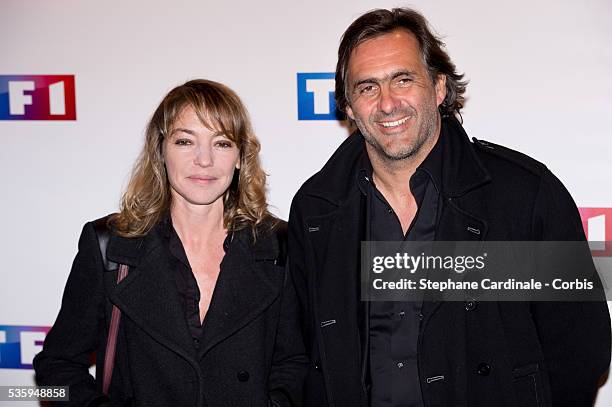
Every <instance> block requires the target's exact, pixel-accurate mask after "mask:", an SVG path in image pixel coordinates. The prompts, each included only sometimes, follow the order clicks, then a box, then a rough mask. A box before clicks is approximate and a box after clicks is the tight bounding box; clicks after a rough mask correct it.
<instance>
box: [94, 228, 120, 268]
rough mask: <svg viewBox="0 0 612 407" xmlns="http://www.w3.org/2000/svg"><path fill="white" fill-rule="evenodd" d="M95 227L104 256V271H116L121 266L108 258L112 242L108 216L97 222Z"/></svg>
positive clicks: (101, 252)
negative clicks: (107, 251) (107, 252)
mask: <svg viewBox="0 0 612 407" xmlns="http://www.w3.org/2000/svg"><path fill="white" fill-rule="evenodd" d="M93 227H94V230H95V232H96V236H97V237H98V245H99V246H100V254H101V255H102V263H104V269H106V271H115V270H117V268H118V267H119V265H118V264H117V263H115V262H112V261H110V260H108V259H107V258H106V249H107V248H108V241H109V240H110V234H111V233H110V230H109V228H108V216H105V217H103V218H100V219H98V220H95V221H94V222H93Z"/></svg>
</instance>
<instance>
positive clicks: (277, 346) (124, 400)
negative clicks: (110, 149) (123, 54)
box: [34, 80, 305, 407]
mask: <svg viewBox="0 0 612 407" xmlns="http://www.w3.org/2000/svg"><path fill="white" fill-rule="evenodd" d="M258 153H259V142H258V141H257V139H256V138H255V136H254V135H253V132H252V130H251V125H250V123H249V119H248V116H247V112H246V110H245V108H244V106H243V105H242V103H241V101H240V99H239V98H238V96H237V95H236V94H235V93H234V92H233V91H232V90H230V89H228V88H227V87H225V86H224V85H221V84H219V83H216V82H212V81H206V80H193V81H189V82H187V83H185V84H184V85H181V86H178V87H177V88H175V89H173V90H172V91H170V93H168V95H166V97H165V98H164V100H163V101H162V102H161V104H160V106H159V107H158V108H157V110H156V111H155V113H154V114H153V117H152V119H151V121H150V123H149V125H148V128H147V133H146V141H145V146H144V149H143V151H142V153H141V155H140V158H139V159H138V161H137V163H136V166H135V168H134V171H133V174H132V177H131V180H130V183H129V185H128V187H127V190H126V192H125V194H124V196H123V199H122V205H121V211H120V212H119V213H117V214H114V215H111V216H109V217H107V218H103V219H101V220H98V221H95V222H90V223H88V224H86V225H85V227H84V229H83V232H82V235H81V238H80V241H79V252H78V254H77V256H76V259H75V261H74V264H73V266H72V271H71V272H70V277H69V278H68V282H67V285H66V289H65V292H64V297H63V300H62V307H61V310H60V313H59V316H58V318H57V321H56V322H55V325H54V326H53V328H52V329H51V331H50V332H49V334H48V336H47V338H46V340H45V343H44V347H43V350H42V352H41V353H40V354H39V355H37V356H36V358H35V360H34V367H35V370H36V377H37V381H38V383H39V384H40V385H63V386H70V388H69V394H70V404H72V405H75V406H99V405H109V406H125V405H129V406H147V407H152V406H163V407H169V406H208V407H213V406H224V407H225V406H241V407H242V406H266V407H267V406H268V405H270V406H294V405H299V404H301V395H300V392H301V382H302V377H303V367H304V364H305V356H304V350H303V346H302V343H301V341H302V339H301V335H300V333H299V328H298V322H297V311H296V309H295V307H296V302H295V293H294V291H293V287H292V285H291V280H290V279H288V278H286V276H285V269H284V260H285V259H284V256H285V254H284V247H285V241H284V238H283V235H284V233H283V230H284V229H285V224H284V222H281V221H279V220H277V219H275V218H274V217H273V216H272V215H271V214H270V213H269V212H268V210H267V204H266V198H265V181H266V176H265V173H264V172H263V170H262V169H261V167H260V163H259V158H258ZM108 231H110V237H108V241H107V240H106V239H105V237H104V236H108V235H109V232H108ZM117 265H127V266H128V267H129V271H128V274H127V277H125V279H124V280H122V281H121V282H119V283H117V278H118V271H117V270H118V269H120V268H121V267H118V266H117ZM113 305H114V306H116V307H117V309H118V310H119V311H120V312H121V317H120V322H119V325H118V326H119V329H118V335H117V339H116V351H115V355H114V358H110V360H111V361H112V362H111V363H110V364H113V367H112V376H110V377H111V379H110V385H109V387H110V388H109V390H108V392H106V393H107V395H105V394H104V392H103V391H102V383H101V382H102V378H103V376H104V374H105V372H104V367H103V366H104V363H103V361H104V358H105V352H106V350H107V342H108V341H109V339H108V338H109V336H108V331H109V325H110V319H111V314H112V308H113ZM111 337H112V335H111ZM108 349H112V345H109V346H108ZM94 351H96V353H97V362H96V377H97V379H96V380H94V378H93V377H91V376H90V375H89V374H88V368H89V365H90V355H91V353H92V352H94ZM111 354H112V351H111V350H109V355H111ZM107 359H109V358H107ZM107 363H108V362H107ZM109 372H111V368H110V365H107V371H106V373H107V374H109Z"/></svg>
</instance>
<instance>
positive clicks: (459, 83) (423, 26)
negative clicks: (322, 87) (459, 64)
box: [335, 8, 467, 116]
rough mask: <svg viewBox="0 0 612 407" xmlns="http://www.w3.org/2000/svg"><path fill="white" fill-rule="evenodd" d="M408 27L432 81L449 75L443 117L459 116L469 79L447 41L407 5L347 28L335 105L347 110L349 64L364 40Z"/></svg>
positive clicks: (363, 18) (366, 16) (368, 15)
mask: <svg viewBox="0 0 612 407" xmlns="http://www.w3.org/2000/svg"><path fill="white" fill-rule="evenodd" d="M400 29H403V30H407V31H408V32H410V33H412V34H413V35H414V36H415V38H416V39H417V41H418V42H419V46H420V50H421V57H422V59H423V63H424V64H425V66H426V67H427V71H428V72H429V76H430V78H431V80H432V81H433V82H434V83H435V81H436V79H437V76H438V75H439V74H442V75H445V76H446V98H444V101H443V102H442V103H441V104H440V106H439V108H438V109H439V111H440V114H441V115H442V116H453V115H459V114H460V111H461V108H462V107H463V104H464V102H465V99H464V97H463V94H464V93H465V87H466V85H467V81H464V80H463V75H459V74H458V73H457V72H456V68H455V64H454V63H453V62H452V61H451V59H450V57H449V56H448V54H447V53H446V51H444V43H443V42H442V41H441V40H440V38H438V37H437V36H435V35H434V34H433V33H432V32H431V30H430V28H429V25H428V23H427V20H426V19H425V17H423V15H422V14H421V13H419V12H417V11H415V10H411V9H408V8H394V9H392V10H386V9H376V10H372V11H370V12H368V13H366V14H364V15H362V16H361V17H359V18H358V19H357V20H355V21H354V22H353V23H352V24H351V25H350V26H349V28H347V29H346V31H345V32H344V34H343V35H342V39H341V41H340V47H339V48H338V64H337V65H336V96H335V97H336V106H337V108H338V110H340V111H342V112H346V107H347V106H348V105H349V100H348V97H347V83H346V82H347V76H348V65H349V59H350V58H351V54H352V53H353V51H354V50H355V48H357V46H358V45H359V44H361V43H362V42H364V41H366V40H369V39H372V38H375V37H378V36H380V35H384V34H388V33H390V32H393V31H395V30H400Z"/></svg>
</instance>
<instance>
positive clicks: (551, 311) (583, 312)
mask: <svg viewBox="0 0 612 407" xmlns="http://www.w3.org/2000/svg"><path fill="white" fill-rule="evenodd" d="M533 228H534V230H533V235H534V236H536V237H538V240H543V241H584V240H586V239H585V236H584V231H583V229H582V223H581V221H580V215H579V213H578V209H577V208H576V205H575V203H574V201H573V200H572V198H571V196H570V194H569V193H568V192H567V190H566V189H565V187H564V186H563V185H562V184H561V182H560V181H559V180H558V179H557V178H556V177H555V176H554V175H553V174H552V173H551V172H550V171H548V170H547V169H546V170H545V171H544V174H543V176H542V179H541V183H540V190H539V192H538V198H537V200H536V205H535V208H534V218H533ZM593 271H594V267H593V270H585V275H586V274H591V273H592V272H593ZM532 315H533V318H534V321H535V323H536V327H537V330H538V335H539V337H540V343H541V346H542V351H543V353H544V358H545V363H546V370H547V371H548V374H549V378H550V383H551V396H552V405H553V406H555V407H560V406H568V407H569V406H573V407H574V406H592V405H593V400H594V397H595V395H596V393H597V389H598V381H599V379H600V377H601V376H602V375H603V374H604V373H605V372H606V370H607V369H608V367H609V364H610V348H611V343H610V342H611V339H610V315H609V312H608V307H607V303H606V301H605V296H604V295H603V292H602V293H601V301H595V302H534V303H533V304H532Z"/></svg>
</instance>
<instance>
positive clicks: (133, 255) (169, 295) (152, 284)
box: [107, 233, 195, 359]
mask: <svg viewBox="0 0 612 407" xmlns="http://www.w3.org/2000/svg"><path fill="white" fill-rule="evenodd" d="M107 256H108V257H109V259H110V260H112V261H115V262H117V263H120V264H121V263H123V264H127V265H129V266H130V271H129V274H128V276H127V277H126V278H125V279H124V280H123V281H122V282H121V283H120V284H119V285H117V287H116V288H115V289H114V290H113V291H112V292H111V294H110V300H111V302H112V303H114V304H115V305H117V307H118V308H119V309H120V310H121V312H122V313H123V314H124V315H125V317H127V318H129V319H131V320H132V321H133V322H134V323H135V324H136V325H138V326H139V327H140V328H141V329H142V330H143V331H145V332H147V333H148V334H149V335H151V336H152V337H153V338H155V339H156V340H158V341H159V342H160V343H163V344H164V345H165V346H167V347H168V348H170V349H172V350H173V351H175V352H176V353H178V354H180V355H182V356H184V357H185V358H187V359H194V357H195V348H194V346H193V340H192V338H191V335H190V334H189V329H188V327H187V322H186V320H185V314H184V312H183V309H182V306H181V303H180V298H179V294H178V290H177V288H176V283H175V282H174V280H173V278H172V274H171V273H172V269H171V268H170V265H169V261H168V254H167V253H166V250H165V249H164V247H163V245H162V244H161V239H160V238H159V236H157V234H156V233H149V234H148V235H147V236H146V237H144V238H142V239H125V238H121V237H117V236H113V237H112V238H111V240H110V242H109V247H108V250H107Z"/></svg>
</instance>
